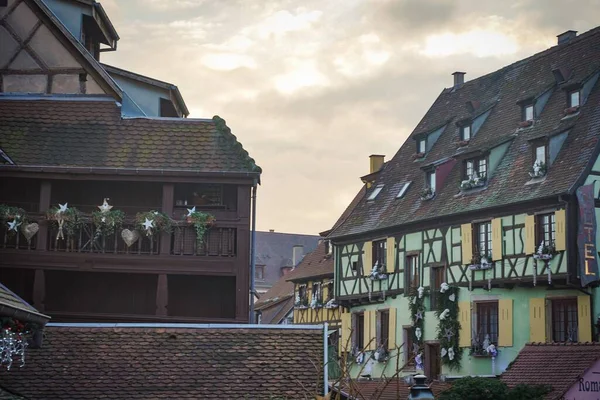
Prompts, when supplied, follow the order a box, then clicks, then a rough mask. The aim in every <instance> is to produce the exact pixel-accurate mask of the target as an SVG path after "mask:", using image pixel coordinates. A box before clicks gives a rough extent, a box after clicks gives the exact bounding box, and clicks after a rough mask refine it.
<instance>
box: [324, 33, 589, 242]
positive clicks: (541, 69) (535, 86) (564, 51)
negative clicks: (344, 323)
mask: <svg viewBox="0 0 600 400" xmlns="http://www.w3.org/2000/svg"><path fill="white" fill-rule="evenodd" d="M557 67H562V68H565V69H567V70H570V71H572V74H571V75H570V78H569V79H568V81H567V82H566V83H565V84H562V85H560V86H556V85H555V78H554V76H553V74H552V70H553V69H554V68H557ZM599 70H600V28H596V29H593V30H591V31H589V32H586V33H584V34H582V35H580V36H578V37H577V38H575V39H572V40H571V41H569V42H568V43H566V44H563V45H560V46H555V47H552V48H550V49H548V50H546V51H544V52H541V53H539V54H536V55H534V56H531V57H529V58H527V59H524V60H521V61H519V62H516V63H514V64H511V65H509V66H507V67H505V68H502V69H500V70H498V71H496V72H493V73H490V74H488V75H485V76H482V77H480V78H477V79H474V80H472V81H468V82H466V83H465V84H464V85H462V86H461V87H460V88H458V89H453V88H450V89H444V90H443V91H442V93H441V94H440V95H439V96H438V98H437V99H436V100H435V102H434V103H433V105H432V106H431V108H430V109H429V111H428V112H427V113H426V114H425V116H424V117H423V119H422V120H421V121H420V122H419V124H418V125H417V127H416V128H415V129H414V131H413V133H412V134H411V136H410V137H409V138H408V139H407V140H406V141H405V143H404V144H403V145H402V147H401V148H400V150H398V152H397V153H396V155H395V156H394V157H393V158H392V159H391V160H390V161H389V162H387V163H386V164H385V165H384V167H383V169H382V171H381V172H380V173H379V175H378V177H377V181H376V183H375V185H373V188H374V187H375V186H376V185H379V184H384V185H385V186H384V188H383V190H382V191H381V193H379V195H378V196H377V198H376V199H375V200H373V201H367V200H366V196H364V198H362V199H361V200H360V201H359V203H358V205H357V206H356V207H355V208H354V210H353V211H352V212H351V214H350V215H349V216H348V217H347V218H345V219H344V221H343V222H342V223H341V224H339V226H337V227H336V228H335V229H334V230H333V232H332V233H331V234H330V236H331V237H332V238H336V239H337V238H341V237H347V236H352V235H358V234H362V233H365V232H371V231H378V230H385V229H387V228H392V227H397V226H401V225H405V224H412V223H416V222H417V221H418V222H420V223H422V222H423V221H426V220H435V219H438V218H440V217H443V216H449V215H453V214H462V213H465V214H466V213H472V212H473V211H475V210H481V209H486V208H493V207H499V206H505V205H508V204H513V203H516V202H525V201H534V200H539V199H540V198H544V197H550V196H557V195H559V194H563V193H570V192H571V191H572V190H573V185H574V184H575V183H576V182H577V181H578V179H579V178H580V177H581V176H582V174H583V172H584V171H585V168H586V166H588V164H589V163H590V160H591V159H592V156H593V155H594V153H595V151H596V147H597V142H598V137H599V136H600V90H599V86H600V83H598V82H596V84H595V87H594V89H593V90H592V91H591V93H590V95H589V98H588V99H587V102H586V103H585V104H583V106H582V107H581V108H580V112H579V114H578V115H576V116H574V117H573V118H569V119H565V120H562V118H563V117H564V115H565V114H564V110H565V108H566V100H565V99H566V94H565V92H564V88H565V85H569V84H571V83H576V82H579V83H581V82H583V81H584V80H585V79H587V78H589V77H590V76H592V75H593V74H594V73H596V72H598V71H599ZM549 88H551V89H552V93H551V95H550V97H549V99H548V102H547V103H546V105H545V107H544V109H543V111H542V112H541V114H540V115H538V116H536V121H535V124H534V126H533V127H531V128H528V129H524V130H521V131H518V132H517V128H518V125H519V122H520V119H521V111H520V106H519V105H518V104H517V103H518V102H519V101H520V100H524V99H526V98H527V97H530V96H532V95H540V94H542V93H543V92H544V91H545V90H547V89H549ZM469 101H476V102H479V103H481V106H480V107H479V108H478V109H477V110H475V111H472V110H470V109H469V107H468V106H467V103H468V102H469ZM488 108H489V109H490V114H489V116H488V117H487V120H486V121H485V122H484V123H483V125H482V126H481V128H480V129H479V131H478V132H477V134H476V136H475V137H473V138H472V139H471V142H470V143H469V145H468V146H467V148H466V149H465V151H472V150H473V149H480V150H489V149H490V148H492V147H493V146H494V145H497V144H498V141H499V140H507V139H512V141H511V142H510V145H509V148H508V150H507V152H506V154H505V155H504V157H503V158H502V159H501V161H500V164H499V165H498V167H497V168H496V170H495V171H494V173H493V175H492V176H490V177H489V180H488V183H487V187H486V188H485V190H481V191H478V192H477V193H469V194H460V195H459V192H460V190H459V186H460V182H461V180H462V168H461V163H460V162H459V163H456V165H454V167H453V168H452V169H451V170H450V172H449V175H448V176H447V177H446V179H445V183H444V185H443V186H442V187H438V188H437V193H436V196H435V198H433V199H432V200H428V201H424V200H421V198H420V193H421V191H422V189H423V188H424V185H425V173H424V171H423V170H422V167H423V166H425V165H428V164H432V163H434V162H437V161H439V160H443V159H450V158H453V157H458V158H459V157H460V155H459V154H457V153H458V152H457V143H456V142H457V141H458V140H459V129H458V127H457V125H456V122H457V121H460V120H462V119H464V118H473V117H475V116H477V115H479V113H481V112H482V110H485V109H488ZM444 125H445V129H444V130H443V132H442V134H441V136H440V137H439V139H438V140H437V141H436V142H435V144H434V145H433V147H432V148H431V150H430V151H429V152H428V153H427V154H426V156H425V159H424V161H415V160H413V158H412V156H413V155H414V154H415V153H416V144H415V140H414V138H415V136H418V135H420V134H423V133H426V132H433V131H434V130H435V129H436V128H438V127H440V126H444ZM567 130H570V133H569V135H568V137H567V139H566V141H565V142H564V144H563V145H562V148H561V149H560V152H559V153H558V156H557V158H556V159H555V161H554V163H553V164H552V165H551V166H550V167H549V168H548V172H547V174H546V177H545V179H544V180H543V181H542V182H540V183H537V184H531V185H526V183H527V182H528V181H529V180H530V177H529V174H528V172H529V170H530V168H531V166H532V164H533V160H532V151H531V146H530V145H529V140H531V139H532V138H536V137H539V136H540V135H552V134H554V133H560V132H565V131H567ZM409 181H410V182H412V184H411V186H410V187H409V189H408V191H407V192H406V194H405V195H404V196H403V197H402V198H400V199H397V198H396V196H397V194H398V192H399V190H400V188H401V187H402V184H403V183H405V182H409ZM371 190H373V189H368V190H367V194H369V193H370V191H371Z"/></svg>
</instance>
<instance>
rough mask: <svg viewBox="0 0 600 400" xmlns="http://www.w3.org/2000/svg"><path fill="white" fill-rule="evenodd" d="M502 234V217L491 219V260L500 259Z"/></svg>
mask: <svg viewBox="0 0 600 400" xmlns="http://www.w3.org/2000/svg"><path fill="white" fill-rule="evenodd" d="M503 246H504V235H503V234H502V218H494V219H492V261H500V260H502V247H503Z"/></svg>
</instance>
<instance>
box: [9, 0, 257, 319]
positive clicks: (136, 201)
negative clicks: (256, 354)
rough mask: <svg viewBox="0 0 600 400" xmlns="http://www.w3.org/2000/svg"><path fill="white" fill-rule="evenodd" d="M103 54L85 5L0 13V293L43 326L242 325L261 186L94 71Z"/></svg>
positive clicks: (169, 111)
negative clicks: (13, 296)
mask: <svg viewBox="0 0 600 400" xmlns="http://www.w3.org/2000/svg"><path fill="white" fill-rule="evenodd" d="M118 39H119V37H118V35H117V33H116V31H115V29H114V27H113V26H112V24H111V23H110V20H109V19H108V16H107V15H106V13H105V12H104V10H103V8H102V6H101V5H100V4H99V3H97V2H96V1H93V0H69V1H54V0H47V1H41V0H9V1H8V2H7V1H4V2H0V43H2V46H1V50H0V220H1V221H0V222H1V225H0V281H2V282H3V283H5V284H6V285H7V286H8V287H10V288H12V289H13V290H14V291H15V292H16V293H17V294H18V295H19V296H20V297H22V298H23V299H24V300H26V301H27V302H30V303H31V304H33V305H34V306H35V307H36V309H37V310H39V311H40V312H42V313H44V314H48V315H49V316H51V317H52V319H53V321H55V322H65V321H68V322H79V321H94V322H97V321H103V322H108V321H113V322H114V321H127V322H144V321H150V322H171V321H180V322H237V323H239V322H247V321H248V317H249V315H248V314H249V302H248V294H249V267H248V265H249V261H248V260H249V253H250V218H251V215H250V214H251V211H250V210H251V196H252V195H251V193H252V191H253V190H255V188H256V186H257V184H258V182H259V179H260V172H261V170H260V168H259V167H258V166H257V165H256V164H255V162H254V160H253V159H252V158H251V157H250V156H249V155H248V153H247V152H246V151H245V150H244V149H243V147H242V145H241V144H240V143H239V142H238V140H237V139H236V137H235V136H234V135H233V134H232V133H231V130H230V129H229V128H228V127H227V125H226V124H225V121H224V120H223V119H221V118H219V117H213V118H211V119H188V118H184V117H186V116H187V114H188V111H187V108H186V107H185V103H184V101H183V98H182V97H181V94H180V92H179V90H178V89H177V87H176V86H174V85H171V84H168V83H165V82H162V81H158V80H155V79H152V78H148V77H144V76H142V75H139V74H135V73H132V72H128V71H124V70H122V69H118V68H116V67H109V66H106V65H103V64H101V63H100V62H99V60H100V55H101V54H102V53H103V52H104V51H114V50H116V45H117V41H118Z"/></svg>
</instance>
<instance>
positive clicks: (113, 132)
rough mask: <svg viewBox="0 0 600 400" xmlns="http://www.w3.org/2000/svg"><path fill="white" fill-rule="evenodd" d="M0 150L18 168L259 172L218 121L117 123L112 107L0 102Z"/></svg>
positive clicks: (138, 120) (88, 103)
mask: <svg viewBox="0 0 600 400" xmlns="http://www.w3.org/2000/svg"><path fill="white" fill-rule="evenodd" d="M0 148H2V149H3V150H4V151H5V152H6V153H7V154H8V155H9V156H10V157H11V159H12V160H13V161H14V162H15V164H17V166H53V167H85V168H87V167H100V168H140V169H154V170H186V171H194V172H242V173H247V172H255V173H259V172H260V168H259V167H258V166H257V165H256V164H255V163H254V160H253V159H252V158H250V157H249V155H248V153H247V152H246V151H245V150H244V149H243V148H242V145H241V144H240V143H239V142H238V141H237V140H236V137H235V136H234V135H233V134H232V133H231V131H230V130H229V128H228V127H227V126H226V125H225V121H224V120H222V119H221V118H219V117H214V118H213V119H212V120H192V119H184V118H168V119H152V118H131V119H122V118H121V113H120V109H119V107H118V106H117V104H116V103H115V102H114V101H102V100H98V101H84V100H81V101H77V100H3V99H1V98H0ZM6 168H13V167H10V166H7V167H6Z"/></svg>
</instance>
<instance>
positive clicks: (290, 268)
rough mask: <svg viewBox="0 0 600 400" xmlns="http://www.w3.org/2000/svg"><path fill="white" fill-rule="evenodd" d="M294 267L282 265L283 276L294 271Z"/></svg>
mask: <svg viewBox="0 0 600 400" xmlns="http://www.w3.org/2000/svg"><path fill="white" fill-rule="evenodd" d="M292 269H293V268H292V267H282V268H281V276H286V275H287V274H289V273H290V272H291V271H292Z"/></svg>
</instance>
